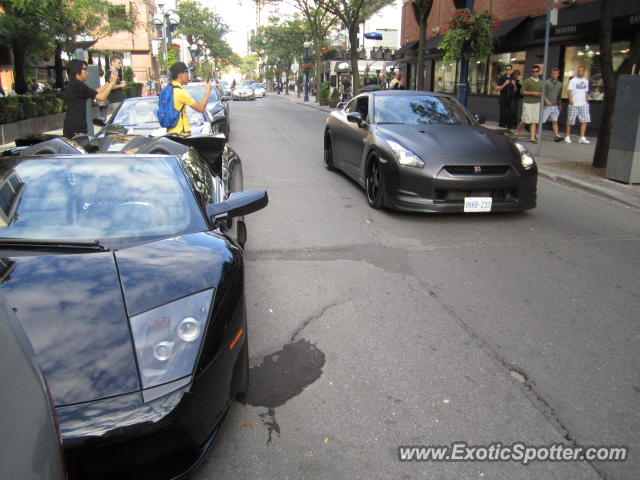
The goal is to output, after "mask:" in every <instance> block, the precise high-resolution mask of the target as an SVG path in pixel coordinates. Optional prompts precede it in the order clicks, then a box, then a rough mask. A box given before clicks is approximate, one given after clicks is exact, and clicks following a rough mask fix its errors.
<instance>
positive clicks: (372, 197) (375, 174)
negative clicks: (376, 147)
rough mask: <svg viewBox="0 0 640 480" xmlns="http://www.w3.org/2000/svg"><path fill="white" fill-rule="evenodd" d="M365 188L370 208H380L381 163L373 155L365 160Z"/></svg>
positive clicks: (382, 201) (381, 196)
mask: <svg viewBox="0 0 640 480" xmlns="http://www.w3.org/2000/svg"><path fill="white" fill-rule="evenodd" d="M365 190H366V192H367V203H368V204H369V206H370V207H371V208H381V207H382V206H383V205H384V188H383V176H382V165H380V162H379V161H378V159H377V158H376V157H375V156H372V157H371V158H369V161H368V162H367V169H366V175H365Z"/></svg>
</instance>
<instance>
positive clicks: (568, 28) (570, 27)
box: [554, 25, 578, 35]
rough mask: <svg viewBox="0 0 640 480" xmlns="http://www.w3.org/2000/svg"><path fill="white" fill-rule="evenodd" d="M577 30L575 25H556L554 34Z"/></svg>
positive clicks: (566, 33)
mask: <svg viewBox="0 0 640 480" xmlns="http://www.w3.org/2000/svg"><path fill="white" fill-rule="evenodd" d="M577 32H578V26H577V25H565V26H564V27H556V28H555V31H554V34H555V35H571V34H572V33H577Z"/></svg>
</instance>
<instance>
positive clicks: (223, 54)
mask: <svg viewBox="0 0 640 480" xmlns="http://www.w3.org/2000/svg"><path fill="white" fill-rule="evenodd" d="M176 13H177V14H178V15H180V23H179V24H178V28H177V33H178V34H180V35H182V36H183V37H184V38H186V39H187V41H188V42H189V44H190V45H191V46H194V47H195V49H192V50H191V51H192V52H193V53H194V56H195V57H196V58H198V59H203V60H202V61H203V62H205V63H207V62H210V65H211V67H212V68H213V70H214V71H216V72H217V70H218V69H219V68H223V67H224V66H226V65H228V64H229V60H230V58H231V56H232V55H233V51H232V50H231V47H230V46H229V44H228V43H227V42H226V41H225V40H224V39H223V37H224V36H225V35H226V34H227V33H228V32H229V27H228V25H226V24H225V23H224V22H223V21H222V17H220V16H219V15H218V14H216V13H215V12H213V11H211V10H209V9H208V8H206V7H202V6H201V5H199V4H198V3H196V2H193V1H183V2H180V3H179V4H178V6H177V8H176Z"/></svg>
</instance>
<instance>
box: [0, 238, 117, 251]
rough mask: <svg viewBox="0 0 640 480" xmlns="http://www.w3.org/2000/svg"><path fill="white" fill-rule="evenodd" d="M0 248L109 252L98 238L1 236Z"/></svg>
mask: <svg viewBox="0 0 640 480" xmlns="http://www.w3.org/2000/svg"><path fill="white" fill-rule="evenodd" d="M0 248H6V249H11V248H15V249H26V250H29V249H33V250H63V251H64V250H70V251H90V252H107V251H109V249H108V248H105V246H104V245H102V244H101V243H100V242H99V241H98V240H95V241H93V242H70V241H68V240H43V239H32V238H0Z"/></svg>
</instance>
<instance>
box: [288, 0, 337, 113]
mask: <svg viewBox="0 0 640 480" xmlns="http://www.w3.org/2000/svg"><path fill="white" fill-rule="evenodd" d="M295 4H296V6H297V7H298V10H300V12H302V14H303V15H304V19H305V21H306V23H307V28H308V30H309V32H311V39H312V41H313V50H314V52H315V54H316V67H315V69H316V74H315V84H316V88H315V90H316V92H318V91H319V90H320V74H321V70H320V68H321V64H320V57H321V54H320V50H322V48H323V47H324V42H325V39H326V38H327V36H328V35H329V32H330V31H331V30H333V29H334V28H335V26H336V24H337V22H338V17H336V16H335V15H331V14H330V13H329V11H328V10H326V9H324V8H321V7H320V6H319V0H295ZM317 101H319V98H318V96H317V95H316V102H317Z"/></svg>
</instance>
